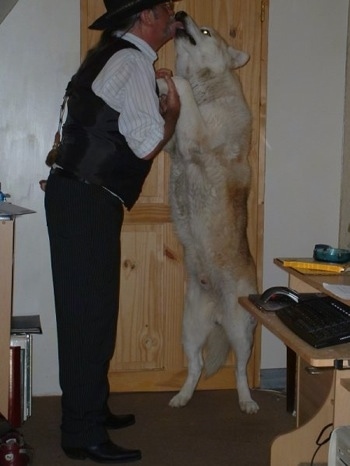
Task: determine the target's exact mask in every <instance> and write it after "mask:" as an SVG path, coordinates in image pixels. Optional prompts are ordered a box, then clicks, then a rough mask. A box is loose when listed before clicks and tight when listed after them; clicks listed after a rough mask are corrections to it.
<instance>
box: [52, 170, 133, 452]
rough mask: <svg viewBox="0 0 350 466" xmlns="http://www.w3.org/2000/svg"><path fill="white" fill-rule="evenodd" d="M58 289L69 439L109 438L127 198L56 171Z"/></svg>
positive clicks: (75, 442)
mask: <svg viewBox="0 0 350 466" xmlns="http://www.w3.org/2000/svg"><path fill="white" fill-rule="evenodd" d="M45 209H46V219H47V226H48V233H49V239H50V250H51V265H52V276H53V285H54V295H55V307H56V320H57V337H58V356H59V377H60V386H61V389H62V424H61V432H62V446H64V447H84V446H88V445H95V444H98V443H100V442H103V441H105V440H107V439H108V434H107V432H106V429H105V428H104V426H103V422H104V419H105V416H106V414H107V410H108V407H107V399H108V395H109V384H108V378H107V374H108V369H109V362H110V359H111V357H112V356H113V352H114V348H115V339H116V328H117V317H118V303H119V282H120V231H121V227H122V223H123V216H124V211H123V206H122V203H121V202H120V201H119V200H118V199H117V198H115V197H114V196H113V195H111V194H110V193H108V192H107V191H105V190H103V188H98V187H97V186H93V185H89V184H85V183H83V182H80V181H76V180H72V179H67V178H62V177H60V176H57V175H54V174H53V175H50V176H49V179H48V182H47V186H46V192H45Z"/></svg>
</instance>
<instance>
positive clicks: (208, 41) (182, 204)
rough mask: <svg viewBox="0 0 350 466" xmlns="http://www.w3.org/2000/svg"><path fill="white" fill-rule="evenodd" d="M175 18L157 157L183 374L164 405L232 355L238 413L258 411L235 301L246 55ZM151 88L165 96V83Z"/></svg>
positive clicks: (248, 287) (188, 392)
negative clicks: (166, 172)
mask: <svg viewBox="0 0 350 466" xmlns="http://www.w3.org/2000/svg"><path fill="white" fill-rule="evenodd" d="M176 19H177V20H179V21H181V22H182V23H183V26H184V29H183V30H179V31H178V33H177V36H176V39H175V47H176V76H175V77H174V78H173V79H174V81H175V84H176V87H177V90H178V92H179V95H180V100H181V112H180V117H179V120H178V122H177V126H176V131H175V135H174V137H173V139H172V140H171V141H170V143H169V145H168V147H167V148H166V150H167V151H168V152H169V153H170V156H171V174H170V203H171V210H172V218H173V222H174V224H175V228H176V231H177V234H178V236H179V239H180V241H181V243H182V244H183V246H184V252H185V262H186V269H187V274H188V283H187V291H186V299H185V308H184V317H183V344H184V349H185V352H186V355H187V358H188V364H189V367H188V376H187V379H186V381H185V383H184V385H183V387H182V388H181V391H180V392H179V393H178V394H177V395H176V396H174V397H173V398H172V399H171V401H170V405H171V406H174V407H179V406H184V405H185V404H186V403H187V402H188V401H189V400H190V398H191V397H192V395H193V392H194V390H195V387H196V385H197V383H198V380H199V377H200V375H201V372H202V368H203V365H204V368H205V371H206V374H207V375H211V374H213V373H214V372H216V371H217V370H218V369H219V368H220V367H221V366H222V364H223V363H224V362H225V359H226V356H227V354H228V351H229V349H230V348H232V349H233V350H234V352H235V355H236V383H237V391H238V396H239V405H240V408H241V410H242V411H245V412H247V413H255V412H257V410H258V409H259V407H258V405H257V404H256V403H255V401H253V400H252V398H251V395H250V390H249V387H248V382H247V363H248V360H249V357H250V353H251V347H252V342H253V332H254V328H255V321H254V320H253V318H252V317H251V316H250V315H249V314H248V313H247V312H246V311H245V310H244V309H243V308H242V307H241V306H240V305H239V303H238V300H237V298H238V297H239V296H242V295H248V294H249V293H256V270H255V265H254V262H253V259H252V257H251V255H250V252H249V246H248V240H247V233H246V229H247V198H248V194H249V189H250V167H249V163H248V158H247V157H248V152H249V149H250V139H251V114H250V111H249V108H248V106H247V103H246V101H245V98H244V96H243V93H242V89H241V84H240V82H239V79H238V77H237V76H236V75H235V74H234V72H233V70H234V69H235V68H239V67H241V66H243V65H244V64H245V63H246V62H247V61H248V59H249V56H248V55H247V54H246V53H244V52H240V51H238V50H235V49H233V48H232V47H229V46H228V45H227V44H226V43H225V41H224V40H223V39H222V38H221V37H220V36H219V35H218V33H217V32H215V31H214V30H213V29H211V28H199V27H198V26H197V25H196V23H195V22H194V20H193V19H192V18H191V17H190V16H189V15H187V14H186V13H185V12H179V13H177V15H176ZM158 84H159V88H160V91H161V93H166V91H167V88H166V84H165V81H163V80H160V81H159V83H158ZM203 350H204V351H203ZM202 352H203V354H205V358H204V363H203V356H202Z"/></svg>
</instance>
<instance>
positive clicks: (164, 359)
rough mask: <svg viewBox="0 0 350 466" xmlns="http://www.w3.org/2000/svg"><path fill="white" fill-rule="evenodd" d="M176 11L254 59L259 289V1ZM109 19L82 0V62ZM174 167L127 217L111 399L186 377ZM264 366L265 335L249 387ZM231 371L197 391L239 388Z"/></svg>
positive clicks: (164, 62)
mask: <svg viewBox="0 0 350 466" xmlns="http://www.w3.org/2000/svg"><path fill="white" fill-rule="evenodd" d="M264 5H265V3H264ZM176 8H177V9H183V10H185V11H187V12H188V13H189V14H190V15H192V16H193V17H194V18H195V19H196V21H198V22H199V23H200V24H203V25H205V24H206V25H211V26H213V27H214V28H215V29H217V30H218V31H219V32H220V33H221V35H222V36H223V37H224V38H225V39H226V40H227V42H228V43H229V44H231V45H233V46H234V47H235V48H238V49H242V50H244V51H246V52H248V53H249V54H250V56H251V58H250V61H249V63H248V64H247V65H246V66H245V67H243V68H242V69H241V70H240V71H239V74H240V78H241V81H242V85H243V89H244V92H245V95H246V98H247V101H248V103H249V105H250V108H251V110H252V113H253V121H254V123H253V136H252V149H251V153H250V162H251V166H252V189H251V194H250V198H249V225H248V237H249V243H250V247H251V251H252V255H253V257H254V259H255V261H256V264H257V270H258V282H259V283H261V279H260V277H261V269H262V267H261V264H262V244H263V241H262V240H263V238H262V225H263V175H264V173H263V167H264V164H263V161H264V146H263V144H261V139H260V138H261V135H262V134H263V132H264V108H265V102H264V100H263V98H264V92H262V91H263V89H262V87H261V85H262V83H264V76H265V71H266V70H265V68H264V67H265V58H266V57H265V55H266V50H264V38H265V37H266V21H265V22H264V21H261V11H262V10H261V0H250V1H249V2H247V1H246V0H234V1H232V0H222V1H218V0H215V1H214V0H183V1H182V2H179V3H176ZM104 11H105V9H104V6H103V1H102V0H81V48H82V54H81V55H82V57H83V56H85V53H86V51H87V50H88V49H89V48H90V47H91V46H92V45H93V44H94V43H95V42H96V41H97V40H98V37H99V32H97V31H90V30H89V29H88V25H89V24H91V23H92V22H93V21H94V20H95V19H96V18H97V17H98V16H100V15H101V14H103V13H104ZM156 67H167V68H171V69H174V46H173V43H168V44H167V45H166V46H165V47H163V48H162V49H161V50H160V52H159V60H158V62H157V64H156ZM169 162H170V161H169V156H168V155H167V154H166V153H162V154H160V155H159V156H158V157H157V158H156V160H155V161H154V164H153V167H152V170H151V173H150V175H149V176H148V178H147V180H146V183H145V185H144V188H143V191H142V195H141V196H140V199H139V200H138V202H137V204H136V205H135V206H134V208H133V209H132V211H131V212H125V222H124V227H123V232H122V264H121V295H120V311H119V320H118V335H117V346H116V349H115V353H114V356H113V359H112V361H111V366H110V374H109V377H110V384H111V390H112V391H149V390H154V391H158V390H177V389H179V388H180V387H181V385H182V383H183V382H184V379H185V377H186V358H185V356H184V353H183V350H182V344H181V326H182V310H183V300H184V292H185V282H186V280H185V279H186V277H185V271H184V266H183V253H182V247H181V245H180V244H179V243H178V241H177V238H176V235H175V234H174V230H173V227H172V224H171V219H170V210H169V205H168V181H169ZM259 365H260V329H258V330H257V332H256V337H255V345H254V349H253V354H252V357H251V360H250V362H249V367H248V377H249V382H250V384H251V385H252V386H258V384H259V369H260V366H259ZM233 366H234V357H232V356H231V357H230V358H229V359H228V361H227V365H226V366H225V367H224V368H223V369H221V370H220V371H219V373H218V374H216V375H215V376H214V377H211V378H210V379H204V378H203V380H202V379H201V381H200V383H199V387H198V388H205V389H216V388H233V387H235V380H234V376H233V373H232V368H233Z"/></svg>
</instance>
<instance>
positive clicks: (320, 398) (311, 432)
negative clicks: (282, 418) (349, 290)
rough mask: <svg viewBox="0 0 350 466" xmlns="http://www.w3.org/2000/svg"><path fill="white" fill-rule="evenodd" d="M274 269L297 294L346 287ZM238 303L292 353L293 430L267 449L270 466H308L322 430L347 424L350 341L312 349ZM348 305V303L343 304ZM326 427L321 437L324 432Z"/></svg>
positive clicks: (324, 455)
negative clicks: (330, 286) (294, 363)
mask: <svg viewBox="0 0 350 466" xmlns="http://www.w3.org/2000/svg"><path fill="white" fill-rule="evenodd" d="M275 263H276V265H278V266H279V267H281V268H282V269H283V270H285V271H286V272H287V273H288V274H289V286H290V287H291V288H294V289H295V290H297V291H299V292H310V291H312V292H315V291H321V292H323V293H326V294H329V295H331V293H329V292H327V291H326V290H325V289H324V288H323V287H322V283H323V282H327V283H338V284H348V285H350V276H349V275H344V276H343V275H341V276H339V275H331V276H329V275H327V276H325V275H322V276H319V275H303V274H302V273H300V272H297V271H295V270H293V269H290V268H285V267H283V266H282V265H281V264H280V263H278V261H277V260H276V261H275ZM239 301H240V303H241V304H242V305H243V306H244V308H245V309H247V311H248V312H250V313H251V314H253V315H254V316H255V317H256V318H257V320H258V322H260V323H261V324H262V325H263V326H264V327H266V328H267V329H268V330H269V331H271V332H272V333H273V334H274V335H275V336H277V337H278V338H279V339H280V340H281V341H282V342H283V343H284V344H285V345H286V346H287V347H288V348H290V349H291V350H292V351H294V352H295V353H296V358H297V368H296V414H297V416H296V429H295V430H293V431H291V432H289V433H287V434H284V435H281V436H279V437H277V438H276V439H275V440H274V442H273V444H272V446H271V462H270V465H271V466H282V465H283V466H299V465H303V466H304V465H305V466H306V465H309V464H310V462H311V458H312V456H313V454H314V452H315V450H316V448H317V445H316V440H317V438H318V436H319V434H320V432H321V431H322V429H323V428H324V427H325V426H327V425H329V424H333V426H334V427H338V426H341V425H350V343H346V344H343V345H337V346H333V347H329V348H322V349H314V348H312V347H311V346H310V345H308V344H307V343H305V342H304V341H303V340H301V339H300V338H298V337H297V336H296V335H295V334H294V333H293V332H291V331H290V330H289V329H288V328H287V327H285V325H284V324H283V323H282V322H281V321H280V320H279V319H278V317H276V316H275V314H274V313H266V312H262V311H260V310H259V309H257V308H256V307H255V306H254V304H252V303H251V302H250V301H249V299H248V298H247V297H242V298H240V299H239ZM340 301H343V302H345V303H346V304H349V305H350V302H349V301H344V300H340ZM329 432H330V428H328V429H327V432H326V434H325V436H323V437H322V439H324V438H326V436H327V434H329ZM328 446H329V444H328V443H327V444H326V445H324V446H322V447H321V448H320V450H319V451H318V453H317V455H316V458H315V460H314V464H315V466H316V465H317V466H319V465H320V466H321V465H322V466H323V465H324V466H326V465H327V460H328Z"/></svg>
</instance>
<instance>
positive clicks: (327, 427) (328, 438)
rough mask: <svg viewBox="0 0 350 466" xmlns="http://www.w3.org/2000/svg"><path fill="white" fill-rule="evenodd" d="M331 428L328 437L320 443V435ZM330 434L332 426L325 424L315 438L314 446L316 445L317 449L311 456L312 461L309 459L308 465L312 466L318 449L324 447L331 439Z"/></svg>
mask: <svg viewBox="0 0 350 466" xmlns="http://www.w3.org/2000/svg"><path fill="white" fill-rule="evenodd" d="M329 428H331V431H330V432H329V435H328V437H327V438H325V439H324V440H322V441H321V437H322V435H323V434H324V433H325V431H326V429H329ZM332 432H333V424H332V423H331V424H327V425H326V426H324V427H323V429H322V430H321V432H320V433H319V435H318V437H317V440H316V445H318V447H317V448H316V450H315V452H314V454H313V456H312V459H311V463H310V466H314V460H315V458H316V455H317V453H318V451H319V449H320V448H321V447H322V446H323V445H325V444H326V443H327V442H329V440H330V438H331V435H332Z"/></svg>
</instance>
